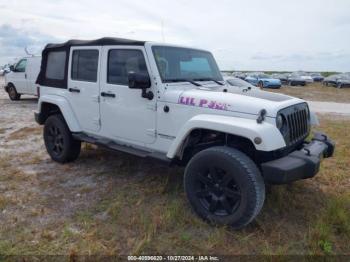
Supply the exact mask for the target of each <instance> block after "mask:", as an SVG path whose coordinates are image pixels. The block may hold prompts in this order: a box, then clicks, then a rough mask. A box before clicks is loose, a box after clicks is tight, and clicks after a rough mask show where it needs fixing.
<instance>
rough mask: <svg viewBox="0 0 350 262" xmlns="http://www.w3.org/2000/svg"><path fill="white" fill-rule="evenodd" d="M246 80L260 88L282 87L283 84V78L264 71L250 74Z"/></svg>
mask: <svg viewBox="0 0 350 262" xmlns="http://www.w3.org/2000/svg"><path fill="white" fill-rule="evenodd" d="M245 81H247V82H249V83H251V84H252V85H255V86H258V87H260V88H281V86H282V83H281V80H279V79H275V78H272V77H271V76H270V75H267V74H263V73H260V74H251V75H248V76H247V77H246V78H245Z"/></svg>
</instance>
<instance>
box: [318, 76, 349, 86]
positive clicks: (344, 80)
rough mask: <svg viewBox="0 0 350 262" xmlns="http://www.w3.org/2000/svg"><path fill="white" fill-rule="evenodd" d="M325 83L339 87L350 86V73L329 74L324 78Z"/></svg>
mask: <svg viewBox="0 0 350 262" xmlns="http://www.w3.org/2000/svg"><path fill="white" fill-rule="evenodd" d="M323 85H325V86H334V87H338V88H342V87H348V86H350V75H349V74H347V73H344V74H335V75H331V76H328V77H326V78H325V79H324V80H323Z"/></svg>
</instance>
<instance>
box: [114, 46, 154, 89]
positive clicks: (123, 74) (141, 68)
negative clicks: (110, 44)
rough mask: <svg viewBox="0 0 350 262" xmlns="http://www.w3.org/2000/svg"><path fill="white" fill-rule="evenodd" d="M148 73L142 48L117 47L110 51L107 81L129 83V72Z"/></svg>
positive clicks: (118, 83)
mask: <svg viewBox="0 0 350 262" xmlns="http://www.w3.org/2000/svg"><path fill="white" fill-rule="evenodd" d="M129 72H135V73H144V74H148V72H147V66H146V61H145V57H144V55H143V53H142V51H140V50H124V49H118V50H117V49H115V50H110V51H109V53H108V71H107V82H108V83H110V84H117V85H128V73H129Z"/></svg>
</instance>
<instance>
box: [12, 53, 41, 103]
mask: <svg viewBox="0 0 350 262" xmlns="http://www.w3.org/2000/svg"><path fill="white" fill-rule="evenodd" d="M40 65H41V57H40V56H32V57H24V58H22V59H20V60H19V61H18V62H17V63H16V64H15V65H14V66H11V72H9V73H8V74H6V75H5V91H6V92H7V93H8V95H9V97H10V99H11V100H19V99H20V98H21V95H22V94H26V95H35V96H36V95H37V94H38V93H37V87H36V84H35V81H36V79H37V77H38V74H39V71H40Z"/></svg>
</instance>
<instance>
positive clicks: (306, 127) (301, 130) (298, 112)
mask: <svg viewBox="0 0 350 262" xmlns="http://www.w3.org/2000/svg"><path fill="white" fill-rule="evenodd" d="M280 113H281V114H282V115H284V117H285V119H286V120H287V125H288V130H287V132H286V133H285V134H283V136H284V139H285V141H286V144H287V146H290V145H293V144H295V143H298V142H300V141H302V140H304V139H305V138H306V137H307V136H308V134H309V131H310V121H309V108H308V106H307V104H305V103H303V104H299V105H295V106H292V107H288V108H285V109H283V110H281V111H280Z"/></svg>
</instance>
